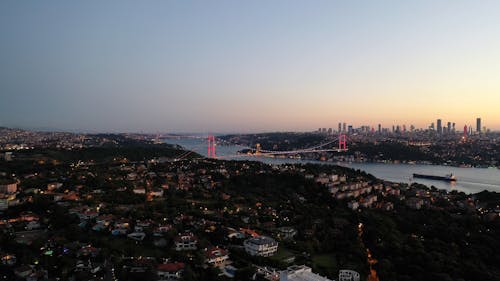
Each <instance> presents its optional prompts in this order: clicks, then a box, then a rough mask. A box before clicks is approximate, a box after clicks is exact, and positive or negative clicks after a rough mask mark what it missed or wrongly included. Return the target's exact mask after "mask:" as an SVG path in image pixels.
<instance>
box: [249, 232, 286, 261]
mask: <svg viewBox="0 0 500 281" xmlns="http://www.w3.org/2000/svg"><path fill="white" fill-rule="evenodd" d="M243 245H244V246H245V251H246V252H247V253H248V254H250V255H252V256H262V257H270V256H272V255H274V254H276V252H277V251H278V242H276V240H274V239H273V238H271V237H267V236H259V237H254V238H250V239H247V240H245V242H243Z"/></svg>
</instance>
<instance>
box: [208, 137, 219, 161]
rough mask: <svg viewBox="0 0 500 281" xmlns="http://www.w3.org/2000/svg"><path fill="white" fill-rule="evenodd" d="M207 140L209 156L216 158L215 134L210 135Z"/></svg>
mask: <svg viewBox="0 0 500 281" xmlns="http://www.w3.org/2000/svg"><path fill="white" fill-rule="evenodd" d="M207 141H208V150H207V157H209V158H216V157H217V156H216V155H215V136H212V135H208V137H207Z"/></svg>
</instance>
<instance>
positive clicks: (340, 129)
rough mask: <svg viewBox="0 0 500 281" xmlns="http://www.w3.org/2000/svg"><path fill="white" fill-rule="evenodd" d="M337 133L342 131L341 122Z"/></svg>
mask: <svg viewBox="0 0 500 281" xmlns="http://www.w3.org/2000/svg"><path fill="white" fill-rule="evenodd" d="M338 132H339V133H340V132H342V123H340V122H339V131H338Z"/></svg>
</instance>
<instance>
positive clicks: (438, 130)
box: [437, 119, 443, 134]
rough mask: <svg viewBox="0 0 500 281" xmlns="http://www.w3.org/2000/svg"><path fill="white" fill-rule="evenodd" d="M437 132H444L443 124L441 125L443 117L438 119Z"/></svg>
mask: <svg viewBox="0 0 500 281" xmlns="http://www.w3.org/2000/svg"><path fill="white" fill-rule="evenodd" d="M437 133H438V134H442V133H443V126H441V119H438V120H437Z"/></svg>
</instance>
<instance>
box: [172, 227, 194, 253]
mask: <svg viewBox="0 0 500 281" xmlns="http://www.w3.org/2000/svg"><path fill="white" fill-rule="evenodd" d="M174 244H175V250H176V251H190V250H196V245H197V244H198V239H197V238H196V236H194V234H193V233H191V232H187V233H183V234H179V235H177V236H176V237H175V238H174Z"/></svg>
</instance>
